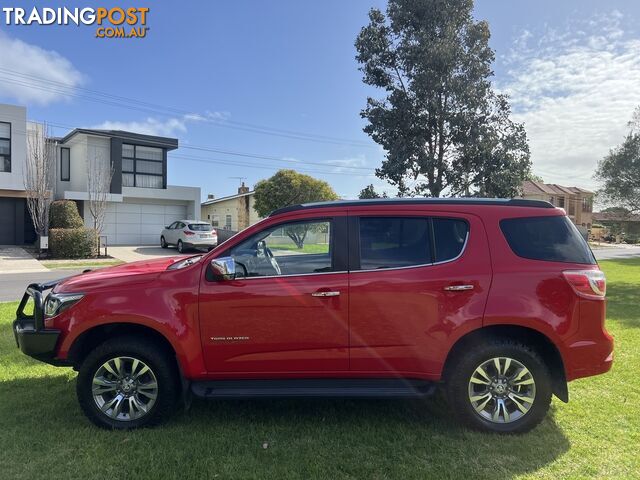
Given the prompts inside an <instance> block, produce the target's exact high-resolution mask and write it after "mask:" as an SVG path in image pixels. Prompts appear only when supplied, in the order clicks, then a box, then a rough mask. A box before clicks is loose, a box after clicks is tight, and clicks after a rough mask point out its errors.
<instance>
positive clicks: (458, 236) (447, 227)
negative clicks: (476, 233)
mask: <svg viewBox="0 0 640 480" xmlns="http://www.w3.org/2000/svg"><path fill="white" fill-rule="evenodd" d="M468 234H469V225H468V224H467V222H465V221H464V220H456V219H453V218H434V219H433V237H434V240H435V244H436V248H435V261H436V262H446V261H447V260H451V259H453V258H456V257H457V256H458V255H460V254H461V253H462V249H463V248H464V244H465V242H466V241H467V235H468Z"/></svg>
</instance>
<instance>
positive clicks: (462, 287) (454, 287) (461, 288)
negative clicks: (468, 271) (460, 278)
mask: <svg viewBox="0 0 640 480" xmlns="http://www.w3.org/2000/svg"><path fill="white" fill-rule="evenodd" d="M444 289H445V290H446V291H447V292H464V291H465V290H473V285H450V286H448V287H444Z"/></svg>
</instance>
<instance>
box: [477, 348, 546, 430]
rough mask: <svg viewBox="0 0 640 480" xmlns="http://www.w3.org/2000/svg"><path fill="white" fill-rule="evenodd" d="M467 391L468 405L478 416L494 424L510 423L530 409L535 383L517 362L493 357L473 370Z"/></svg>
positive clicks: (523, 366)
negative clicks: (469, 404)
mask: <svg viewBox="0 0 640 480" xmlns="http://www.w3.org/2000/svg"><path fill="white" fill-rule="evenodd" d="M468 391H469V402H471V406H472V407H473V409H474V410H475V412H476V413H477V414H478V415H479V416H480V417H482V418H483V419H485V420H488V421H490V422H493V423H511V422H515V421H516V420H519V419H520V418H522V417H523V416H524V415H526V414H527V413H528V412H529V411H530V410H531V407H532V406H533V403H534V401H535V397H536V382H535V379H534V378H533V375H532V374H531V372H530V371H529V369H528V368H527V367H526V366H525V365H524V364H522V363H521V362H519V361H518V360H515V359H513V358H509V357H494V358H491V359H489V360H486V361H485V362H483V363H481V364H480V365H478V367H477V368H476V369H475V370H474V371H473V373H472V374H471V378H470V379H469V387H468Z"/></svg>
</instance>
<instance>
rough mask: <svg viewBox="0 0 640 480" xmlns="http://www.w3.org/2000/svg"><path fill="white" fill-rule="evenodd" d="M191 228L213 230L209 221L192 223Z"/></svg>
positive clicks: (205, 230)
mask: <svg viewBox="0 0 640 480" xmlns="http://www.w3.org/2000/svg"><path fill="white" fill-rule="evenodd" d="M189 230H193V231H194V232H210V231H211V230H213V227H211V225H209V224H208V223H190V224H189Z"/></svg>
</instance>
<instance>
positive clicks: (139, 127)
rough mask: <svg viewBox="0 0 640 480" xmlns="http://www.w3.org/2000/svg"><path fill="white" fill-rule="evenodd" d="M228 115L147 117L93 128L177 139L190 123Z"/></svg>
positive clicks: (107, 122)
mask: <svg viewBox="0 0 640 480" xmlns="http://www.w3.org/2000/svg"><path fill="white" fill-rule="evenodd" d="M227 116H228V114H227V113H221V112H206V113H204V114H200V113H187V114H185V115H182V116H180V117H172V118H167V119H164V120H160V119H158V118H154V117H147V118H146V119H144V120H133V121H118V120H107V121H105V122H102V123H100V124H98V125H94V126H92V127H91V128H98V129H105V130H125V131H127V132H135V133H142V134H145V135H157V136H160V137H175V136H178V135H180V134H184V133H186V132H187V125H188V124H190V123H200V122H208V121H210V120H217V119H223V118H226V117H227Z"/></svg>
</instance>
